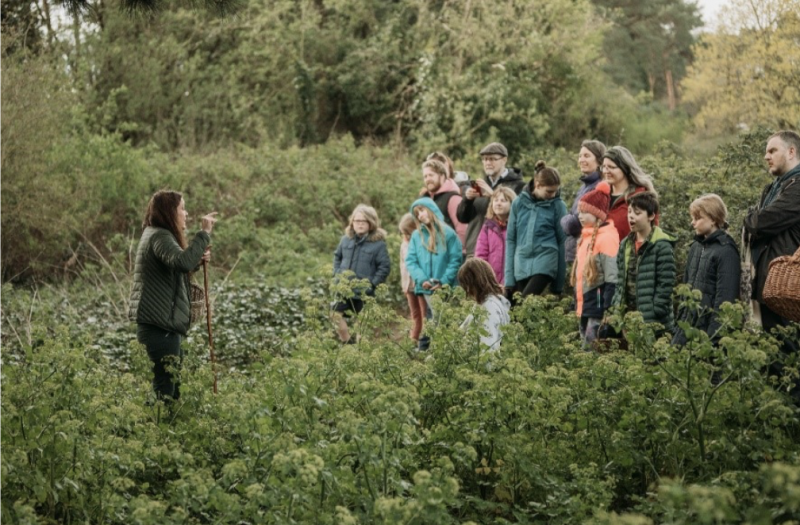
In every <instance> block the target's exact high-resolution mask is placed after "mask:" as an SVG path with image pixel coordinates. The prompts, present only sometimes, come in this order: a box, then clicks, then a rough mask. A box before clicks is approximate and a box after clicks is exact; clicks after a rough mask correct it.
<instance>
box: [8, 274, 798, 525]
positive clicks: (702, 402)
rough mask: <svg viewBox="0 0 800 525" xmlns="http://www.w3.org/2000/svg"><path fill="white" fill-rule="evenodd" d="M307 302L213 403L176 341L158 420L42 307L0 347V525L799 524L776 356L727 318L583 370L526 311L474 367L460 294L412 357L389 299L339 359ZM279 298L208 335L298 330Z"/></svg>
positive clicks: (633, 321)
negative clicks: (770, 368)
mask: <svg viewBox="0 0 800 525" xmlns="http://www.w3.org/2000/svg"><path fill="white" fill-rule="evenodd" d="M340 284H341V283H340ZM336 286H339V285H338V284H337V285H336ZM323 288H324V287H323ZM319 290H320V286H319V284H318V283H317V284H315V285H314V286H313V287H311V288H307V289H305V290H303V291H301V293H300V297H301V298H302V315H303V318H302V319H303V320H302V330H299V331H298V332H297V333H296V334H293V337H287V338H285V339H284V341H283V344H282V346H281V347H280V349H279V350H276V348H275V346H274V345H272V344H271V343H270V342H269V340H266V339H262V343H261V344H260V348H259V345H258V344H253V345H251V346H249V347H248V353H249V356H248V357H249V358H250V359H251V362H250V364H249V365H248V366H247V367H246V368H240V367H233V368H229V367H222V375H221V378H220V392H219V394H218V395H216V396H215V395H213V394H212V393H211V381H212V378H211V370H210V367H209V365H208V362H207V360H206V357H205V356H206V349H205V344H204V341H203V338H202V337H196V336H193V337H191V338H189V340H188V341H187V342H186V343H185V348H186V350H187V352H186V359H185V362H184V367H183V371H182V375H181V380H182V388H181V390H182V399H181V401H180V402H179V403H177V404H176V405H175V406H172V407H165V406H164V405H162V404H161V403H155V404H152V403H148V400H151V401H152V393H151V387H150V385H149V377H150V366H149V361H148V360H147V358H146V356H145V353H144V351H143V349H142V348H141V347H140V346H139V345H137V344H135V343H132V342H130V343H127V344H126V346H127V349H128V351H126V352H122V353H119V354H117V355H114V356H111V355H109V354H107V353H106V352H104V351H103V349H102V348H100V347H98V346H97V345H95V344H93V343H94V341H95V339H96V337H95V336H96V332H93V330H94V329H93V328H92V327H91V325H90V324H89V323H84V324H83V325H80V326H78V327H76V326H75V324H74V323H73V322H72V321H71V320H70V319H66V320H65V321H64V324H61V322H60V321H57V322H50V316H51V314H52V312H53V311H57V310H63V308H60V306H59V303H58V301H57V300H56V299H57V296H55V295H54V296H50V295H49V293H50V292H43V293H42V295H41V296H40V297H41V299H40V302H39V303H37V304H40V306H36V309H37V310H36V312H35V313H34V314H33V315H32V316H31V320H30V331H31V334H32V337H31V338H30V339H26V338H21V341H20V344H19V345H12V346H8V345H5V344H4V347H3V354H2V357H3V377H2V441H3V456H2V494H3V498H2V512H3V514H4V517H5V518H6V519H9V520H11V521H19V522H25V521H30V520H35V519H39V520H44V521H60V522H64V521H74V520H81V521H88V522H103V523H129V522H137V523H178V522H181V523H186V522H190V523H199V522H203V521H207V520H209V519H210V520H212V521H215V522H218V523H240V522H242V521H247V522H260V523H287V522H296V523H309V522H314V523H356V522H359V523H360V522H377V523H393V524H400V523H457V522H458V523H463V522H468V521H470V520H471V521H473V522H480V523H508V522H520V523H534V522H547V523H578V522H595V523H654V522H672V523H728V522H730V523H733V522H742V521H745V520H747V521H749V522H751V523H767V522H772V521H771V520H772V519H773V518H774V517H776V516H777V517H779V518H780V519H781V521H786V520H790V519H795V517H796V516H797V513H798V509H799V508H800V502H798V499H797V486H798V483H800V481H799V480H800V470H799V469H798V468H797V466H796V465H797V459H798V452H800V449H799V448H798V444H797V440H796V432H797V431H798V428H800V426H799V425H800V422H799V421H798V419H797V411H796V408H795V407H794V406H793V405H791V403H790V402H789V401H788V398H787V397H785V396H784V394H782V390H783V386H782V385H781V384H780V383H779V382H776V381H775V380H774V379H772V378H769V377H768V376H767V375H766V374H765V373H764V372H763V370H764V369H765V367H766V365H768V364H769V363H770V362H771V361H772V360H774V359H776V358H777V357H778V351H777V345H776V343H775V341H774V340H773V339H772V338H770V337H764V336H761V335H754V334H751V333H750V332H748V331H746V330H742V324H741V323H742V318H743V315H742V309H741V308H740V307H739V306H734V305H731V306H729V307H726V308H725V309H723V313H722V323H723V326H724V329H725V330H726V335H725V336H724V337H723V338H722V340H721V343H720V347H719V348H715V347H713V346H712V345H711V344H710V341H709V340H708V338H707V336H706V335H705V334H704V333H701V332H698V331H693V330H687V336H688V339H689V342H688V344H687V345H686V346H685V347H683V348H672V347H670V346H669V345H668V343H667V341H666V340H665V339H662V340H655V339H654V336H653V333H652V330H651V328H650V327H648V326H647V325H645V324H644V323H642V322H641V317H640V316H637V315H630V316H629V318H628V319H626V320H625V327H626V330H627V333H628V338H629V340H630V342H631V348H630V351H628V352H612V353H608V354H596V353H589V352H584V351H583V350H581V349H580V345H579V341H578V337H577V321H576V319H575V317H574V316H573V314H571V313H569V312H567V311H566V304H565V303H564V302H561V303H559V302H558V301H557V300H556V299H553V298H540V297H532V298H529V299H528V300H526V301H525V302H524V303H523V304H522V305H521V306H520V307H519V308H517V309H516V310H515V311H514V320H513V322H512V323H511V324H510V325H509V326H508V327H507V328H506V330H505V332H506V335H505V339H504V343H503V347H502V348H501V350H500V352H499V353H497V354H484V353H482V352H481V349H480V346H479V330H480V329H479V327H478V325H475V324H473V325H472V326H471V327H469V328H468V329H466V331H461V330H459V329H458V325H459V324H460V322H461V320H463V318H464V316H465V315H466V313H467V312H468V311H469V310H471V305H470V304H469V303H466V302H465V300H464V297H463V292H462V291H461V290H455V291H454V292H453V293H450V294H438V295H437V296H435V298H434V311H435V312H436V318H435V322H434V323H433V324H432V325H431V335H432V346H431V350H430V352H429V353H427V354H423V355H417V354H409V353H408V352H407V350H406V348H407V346H408V342H407V341H405V340H398V339H397V338H396V337H394V336H393V334H394V332H395V331H396V330H397V324H398V320H397V318H396V314H395V313H394V312H393V311H392V310H391V309H389V308H386V307H383V306H381V305H380V303H381V302H385V300H386V297H387V293H388V290H386V289H385V287H380V288H379V289H378V299H377V301H376V299H374V298H367V305H366V308H365V310H364V311H363V312H362V315H360V316H359V317H358V319H357V321H355V322H354V323H353V324H352V327H351V328H352V331H353V333H354V334H357V335H359V336H360V339H359V342H358V343H357V344H356V345H345V346H341V345H340V344H339V343H338V342H336V341H335V339H334V337H333V331H332V329H331V327H330V326H329V325H328V321H327V320H326V319H325V317H326V316H325V315H324V313H325V312H326V311H327V302H328V300H327V298H326V296H327V294H321V293H320V291H319ZM270 293H272V295H271V297H273V298H275V299H274V301H275V302H273V299H270ZM297 297H298V296H296V295H293V294H290V293H287V292H284V291H273V292H270V291H269V290H268V289H266V288H258V289H250V290H249V291H248V292H244V291H240V292H238V293H225V292H223V291H220V293H218V295H217V299H216V305H215V308H216V310H217V312H219V313H218V315H219V316H220V317H219V318H220V325H224V326H225V328H223V330H229V331H231V333H232V331H233V330H234V327H233V323H234V321H235V318H239V317H241V319H240V321H239V322H240V326H239V328H238V329H239V330H240V331H242V333H245V332H246V333H247V334H248V336H249V337H252V339H253V340H255V339H257V338H258V337H259V335H258V334H259V333H264V332H259V331H258V330H259V329H258V328H257V327H256V325H259V324H261V323H271V324H276V325H279V324H280V321H275V320H273V319H270V318H268V313H269V312H268V310H270V309H271V308H272V309H276V310H277V309H281V310H283V309H285V311H283V312H282V313H281V314H279V316H278V317H279V318H284V319H291V318H293V316H295V315H296V314H297V313H298V310H297V305H298V299H297ZM67 298H68V299H70V300H73V299H74V301H73V303H74V304H77V303H78V302H79V298H74V297H72V295H68V296H67ZM28 299H29V297H26V296H22V295H20V294H19V293H18V291H16V290H14V289H11V288H9V287H6V288H4V290H3V311H4V313H5V314H6V315H4V320H3V329H4V333H3V338H4V341H6V340H8V338H9V336H8V332H6V330H11V328H10V326H11V323H13V322H15V321H18V320H19V316H20V315H23V314H24V313H25V312H26V311H30V306H28V303H27V302H26V301H27V300H28ZM62 300H63V299H62ZM281 301H282V302H281ZM45 303H52V304H45ZM246 303H250V304H253V305H259V306H260V310H259V311H254V310H251V309H248V308H247V306H246ZM690 304H691V303H690ZM81 308H83V307H81ZM85 308H87V312H86V313H88V312H89V309H90V308H92V305H87V306H86V307H85ZM9 311H12V312H14V315H16V317H14V316H9V315H8V312H9ZM223 312H230V315H228V314H224V313H223ZM248 312H249V313H250V314H251V315H249V316H248V315H247V314H248ZM225 315H228V317H227V318H226V320H225V321H224V322H223V321H222V317H223V316H225ZM298 319H299V318H298ZM42 321H48V325H47V327H45V326H44V325H43V324H42ZM248 326H249V327H250V328H249V330H250V331H249V332H247V330H248V328H247V327H248ZM298 326H299V325H298ZM15 330H17V331H19V326H17V327H16V328H15ZM194 330H195V332H197V331H200V332H202V327H201V328H195V329H194ZM292 332H293V329H292V328H290V327H289V328H287V330H286V333H287V334H289V333H292ZM12 337H13V336H12ZM131 339H132V336H131V337H130V338H129V339H128V341H131ZM253 342H254V341H253ZM225 345H226V347H227V348H233V347H234V346H235V344H234V343H232V342H230V341H228V342H227V343H225ZM228 359H230V357H228Z"/></svg>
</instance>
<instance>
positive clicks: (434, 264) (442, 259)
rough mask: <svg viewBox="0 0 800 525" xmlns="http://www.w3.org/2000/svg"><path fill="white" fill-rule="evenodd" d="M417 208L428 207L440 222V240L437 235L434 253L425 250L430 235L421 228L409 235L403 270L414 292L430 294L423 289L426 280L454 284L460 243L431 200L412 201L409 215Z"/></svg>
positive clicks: (459, 264) (459, 262) (458, 262)
mask: <svg viewBox="0 0 800 525" xmlns="http://www.w3.org/2000/svg"><path fill="white" fill-rule="evenodd" d="M417 206H425V207H426V208H428V209H429V210H430V212H431V213H432V214H433V215H434V216H435V217H436V218H437V219H439V222H440V223H441V225H442V227H443V230H444V238H443V239H442V236H437V240H436V252H435V253H434V252H430V251H428V243H429V241H430V233H428V229H427V228H425V227H424V226H423V227H421V228H418V229H417V230H416V231H415V232H414V233H413V234H412V235H411V241H410V242H409V244H408V255H406V268H408V273H409V275H411V278H412V279H413V280H414V293H416V294H417V295H422V294H425V295H429V294H431V293H432V292H431V291H430V290H426V289H424V288H423V287H422V283H424V282H425V281H430V280H431V279H438V280H439V282H441V284H443V285H445V284H447V285H450V286H455V285H456V274H457V273H458V269H459V268H460V267H461V241H460V240H459V238H458V235H457V234H456V232H455V230H454V229H453V228H451V227H450V226H448V225H447V224H445V222H444V215H442V212H441V211H440V210H439V207H438V206H437V205H436V203H435V202H433V200H431V199H429V198H428V197H423V198H421V199H417V200H416V201H414V204H412V205H411V208H410V211H411V215H414V208H416V207H417Z"/></svg>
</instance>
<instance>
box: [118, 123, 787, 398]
mask: <svg viewBox="0 0 800 525" xmlns="http://www.w3.org/2000/svg"><path fill="white" fill-rule="evenodd" d="M480 157H481V162H482V165H483V171H484V176H483V177H482V178H479V179H477V180H470V179H469V177H468V176H466V174H465V173H463V172H456V171H455V169H454V165H453V162H452V160H451V159H450V158H449V157H448V156H447V155H445V154H443V153H440V152H436V153H432V154H431V155H430V156H429V157H428V158H427V159H426V160H425V162H424V163H423V164H422V181H423V185H424V187H423V188H422V189H421V191H420V193H419V195H417V196H416V198H415V199H414V200H413V202H412V204H411V206H410V208H409V213H407V214H405V215H404V216H403V217H402V218H401V220H400V222H399V225H398V227H399V231H400V233H401V235H402V238H403V240H402V244H401V247H400V261H399V267H400V274H401V285H402V289H403V292H404V293H405V295H406V298H407V301H408V306H409V311H410V316H411V319H412V329H411V334H410V335H411V338H412V339H413V340H414V341H415V347H416V348H417V349H418V350H419V351H425V350H427V349H428V347H429V344H430V337H429V336H428V335H427V334H426V333H425V327H424V325H425V319H430V318H431V317H432V315H433V311H432V308H431V300H430V299H431V296H432V295H433V294H435V293H437V292H438V291H439V290H441V289H442V288H443V287H450V288H452V287H455V286H461V287H463V289H464V291H465V293H466V295H467V297H469V298H471V299H473V300H474V301H475V303H476V307H479V308H483V309H484V310H485V313H484V314H483V315H481V316H480V317H482V318H483V319H484V321H483V327H482V328H483V329H482V330H481V333H482V335H481V344H482V345H483V348H484V349H485V350H486V351H495V350H497V349H498V348H499V346H500V343H501V340H502V326H503V325H504V324H507V323H508V322H509V310H510V308H512V306H513V304H514V302H515V301H517V300H519V299H520V298H524V297H526V296H528V295H540V294H543V293H546V292H547V291H548V290H549V291H550V292H552V293H555V294H560V293H562V292H563V291H564V289H565V286H566V284H567V283H568V282H569V284H570V288H571V290H572V292H573V293H574V298H575V301H574V303H575V314H576V317H577V319H578V321H579V323H578V326H579V327H580V334H581V337H582V340H583V343H584V345H585V346H586V348H587V349H588V348H592V345H593V342H594V341H596V340H597V339H598V338H606V337H613V336H614V335H615V334H614V333H613V330H612V329H611V328H610V327H609V325H608V323H604V320H606V319H607V318H608V316H609V314H610V313H611V312H612V311H616V312H618V313H622V314H624V313H625V312H629V311H638V312H640V313H641V314H642V317H643V318H644V320H645V321H646V322H649V323H658V325H659V327H658V330H659V332H660V333H665V332H668V333H670V334H671V335H672V338H673V339H672V340H673V343H674V344H678V345H680V344H684V343H685V342H686V334H684V333H683V331H682V330H681V329H680V328H679V327H677V325H676V322H675V318H674V313H673V299H672V296H673V288H674V285H675V281H676V278H675V261H674V255H673V248H674V244H675V242H676V241H675V239H674V238H673V237H671V236H670V235H668V234H667V233H665V232H664V231H663V230H662V229H661V228H660V227H659V225H658V224H659V213H660V209H659V199H658V193H657V192H656V189H655V187H654V185H653V181H652V180H651V178H650V176H649V175H648V174H647V173H645V172H644V170H643V169H642V168H641V167H640V166H639V164H638V163H637V162H636V160H635V158H634V156H633V155H632V154H631V152H630V151H628V149H626V148H625V147H622V146H614V147H611V148H606V146H605V145H604V144H603V143H601V142H599V141H596V140H587V141H584V142H583V143H582V144H581V148H580V151H579V153H578V167H579V169H580V172H581V175H580V187H579V189H578V191H577V193H576V195H575V198H574V200H573V202H572V203H571V206H570V208H567V206H566V204H565V202H564V201H563V199H562V198H561V193H560V188H561V176H560V174H559V172H558V170H556V169H555V168H553V167H550V166H547V165H546V164H545V163H544V162H543V161H539V162H537V163H536V166H535V168H534V173H533V176H532V177H531V178H530V180H529V181H528V182H525V180H524V179H523V175H522V172H521V171H520V170H519V169H516V168H513V167H510V166H507V163H508V151H507V149H506V148H505V146H503V145H502V144H499V143H497V142H494V143H491V144H489V145H487V146H486V147H484V148H483V149H482V150H481V151H480ZM764 158H765V160H766V162H767V164H768V168H769V171H770V173H771V174H772V175H773V177H774V180H773V181H772V182H771V183H770V184H769V185H768V186H767V187H766V188H765V189H764V192H763V193H762V195H761V198H760V200H759V202H758V204H757V205H756V206H753V207H752V208H751V209H750V210H749V211H748V213H747V216H746V218H745V221H744V230H745V233H746V236H743V239H744V241H745V242H746V245H744V246H741V247H740V246H737V243H736V241H735V240H734V239H733V238H732V237H731V235H730V234H729V233H728V232H727V226H728V223H727V216H728V215H727V209H726V206H725V203H724V202H723V201H722V199H721V198H720V197H719V196H718V195H715V194H713V193H708V194H704V195H700V196H698V197H697V198H696V199H695V200H694V201H693V202H692V203H691V204H690V206H689V209H688V212H689V215H690V216H691V219H692V228H693V229H694V233H695V240H694V242H693V243H692V245H691V247H690V250H689V257H688V261H687V265H686V269H685V272H684V278H683V280H684V282H686V283H688V284H689V285H691V286H692V287H693V288H695V289H697V290H699V291H700V292H701V295H702V299H701V301H700V308H699V309H696V308H693V309H689V308H681V309H680V310H679V311H678V312H677V320H679V321H685V322H687V323H688V324H689V325H690V326H692V327H694V328H697V329H699V330H702V331H704V332H706V333H707V334H708V337H709V338H710V340H711V341H712V342H715V343H716V342H718V340H719V338H720V336H721V334H720V322H719V320H718V317H717V313H718V312H719V310H720V307H721V305H722V304H723V303H725V302H734V301H736V300H738V299H739V298H740V291H741V288H740V276H741V274H742V259H745V260H746V261H751V262H752V268H750V267H747V268H745V269H746V270H748V271H747V272H745V274H746V275H752V277H753V278H752V293H751V296H750V297H746V298H744V299H752V300H753V304H754V305H755V311H756V314H757V315H758V316H759V318H760V321H761V323H762V325H763V327H764V329H765V330H767V331H770V330H772V329H773V328H775V327H779V326H786V325H788V324H790V320H788V319H786V318H783V317H781V316H780V315H779V314H777V313H776V312H773V311H772V310H770V309H769V307H768V306H767V305H766V304H764V300H763V290H764V283H765V281H766V276H767V273H768V271H769V263H770V262H771V261H772V260H774V259H775V258H776V257H779V256H782V255H790V254H793V253H794V252H795V251H796V250H797V249H798V247H799V246H800V135H798V133H796V132H794V131H781V132H778V133H775V134H774V135H772V136H770V137H769V138H768V141H767V147H766V154H765V157H764ZM215 220H216V218H215V216H214V214H213V213H212V214H209V215H206V216H205V217H203V219H202V229H201V231H200V232H198V233H197V234H196V235H195V236H194V237H193V238H192V239H191V241H188V240H187V239H186V237H185V234H184V230H185V227H186V222H187V216H186V210H185V203H184V200H183V198H182V196H181V195H180V194H179V193H176V192H171V191H161V192H158V193H156V194H155V195H154V196H153V197H152V198H151V200H150V203H149V204H148V208H147V212H146V214H145V220H144V232H143V234H142V238H141V241H140V243H139V247H138V250H137V254H136V265H135V272H134V284H133V292H132V296H131V310H130V317H131V319H132V320H133V321H134V322H136V323H137V327H138V329H137V336H138V339H139V341H140V342H141V343H143V344H144V345H145V347H146V348H147V352H148V355H149V356H150V359H151V360H152V361H153V371H154V381H153V385H154V389H155V390H156V393H157V394H158V395H159V396H160V397H162V398H167V399H175V398H177V397H178V396H179V391H178V385H177V383H176V381H175V378H174V375H173V374H172V373H171V372H170V370H169V368H168V366H167V362H168V361H169V360H170V359H174V360H176V361H177V362H178V363H179V362H180V358H181V351H180V341H181V338H182V337H183V336H185V335H186V332H187V330H188V328H189V301H190V300H189V277H188V276H189V274H190V273H191V272H193V271H196V270H197V268H198V267H199V265H200V264H201V263H202V262H203V261H208V259H209V258H210V253H209V251H208V250H207V247H208V245H209V242H210V237H209V234H210V233H211V231H212V228H213V225H214V222H215ZM386 235H387V234H386V231H385V230H384V229H382V228H381V224H380V220H379V218H378V213H377V212H376V210H375V209H374V208H373V207H371V206H367V205H364V204H361V205H358V206H357V207H356V208H355V209H354V210H353V213H352V214H351V216H350V219H349V221H348V224H347V227H346V229H345V232H344V235H343V236H342V238H341V241H340V242H339V245H338V247H337V248H336V252H335V255H334V273H335V274H336V275H339V276H345V275H346V276H348V277H354V278H357V279H359V280H360V281H359V283H360V284H358V285H356V286H355V287H354V288H353V289H352V290H351V293H348V294H346V295H342V296H341V297H339V298H338V300H337V301H335V303H334V305H333V308H332V316H333V319H334V322H335V326H336V332H337V335H338V337H339V338H340V340H341V341H342V342H343V343H354V342H355V341H356V340H355V338H354V337H353V336H351V335H350V331H349V327H348V319H349V318H351V317H353V316H355V315H357V314H358V313H359V312H360V311H361V309H362V308H363V306H364V301H363V297H364V296H365V295H371V294H373V293H374V291H375V288H376V287H377V286H378V285H380V284H381V283H383V282H385V281H386V279H387V277H388V275H389V273H390V269H391V266H392V264H391V260H390V256H389V253H388V250H387V247H386ZM740 249H741V250H742V252H741V253H743V254H746V255H748V257H740ZM751 270H752V273H751ZM748 284H750V283H748ZM473 317H474V316H470V318H468V319H467V320H466V321H465V325H466V324H469V323H470V322H472V319H473ZM782 345H783V347H782V349H783V351H784V352H787V353H793V352H797V351H798V343H797V341H796V340H794V339H792V338H790V337H786V338H784V339H783V340H782ZM795 390H796V391H797V392H796V393H798V399H800V388H796V389H795Z"/></svg>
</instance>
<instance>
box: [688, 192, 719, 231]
mask: <svg viewBox="0 0 800 525" xmlns="http://www.w3.org/2000/svg"><path fill="white" fill-rule="evenodd" d="M689 213H690V214H691V215H692V217H697V216H698V215H705V216H706V217H708V218H709V219H711V220H712V221H713V222H714V224H715V225H716V226H717V228H727V227H728V208H727V207H726V206H725V203H724V202H723V201H722V198H721V197H720V196H719V195H717V194H716V193H706V194H705V195H700V196H699V197H697V198H696V199H695V200H694V201H692V203H691V204H690V205H689Z"/></svg>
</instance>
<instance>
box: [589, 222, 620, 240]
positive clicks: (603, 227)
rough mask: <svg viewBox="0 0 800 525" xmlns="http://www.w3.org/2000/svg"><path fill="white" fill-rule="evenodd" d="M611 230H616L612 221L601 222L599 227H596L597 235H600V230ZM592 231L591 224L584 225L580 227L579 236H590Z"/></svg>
mask: <svg viewBox="0 0 800 525" xmlns="http://www.w3.org/2000/svg"><path fill="white" fill-rule="evenodd" d="M611 230H614V233H616V232H617V228H616V227H615V226H614V221H612V220H608V221H606V222H604V223H603V224H601V225H600V227H599V228H598V229H597V235H600V233H601V232H606V231H611ZM592 233H594V227H592V226H584V227H583V228H582V229H581V237H583V238H590V237H591V236H592Z"/></svg>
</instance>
